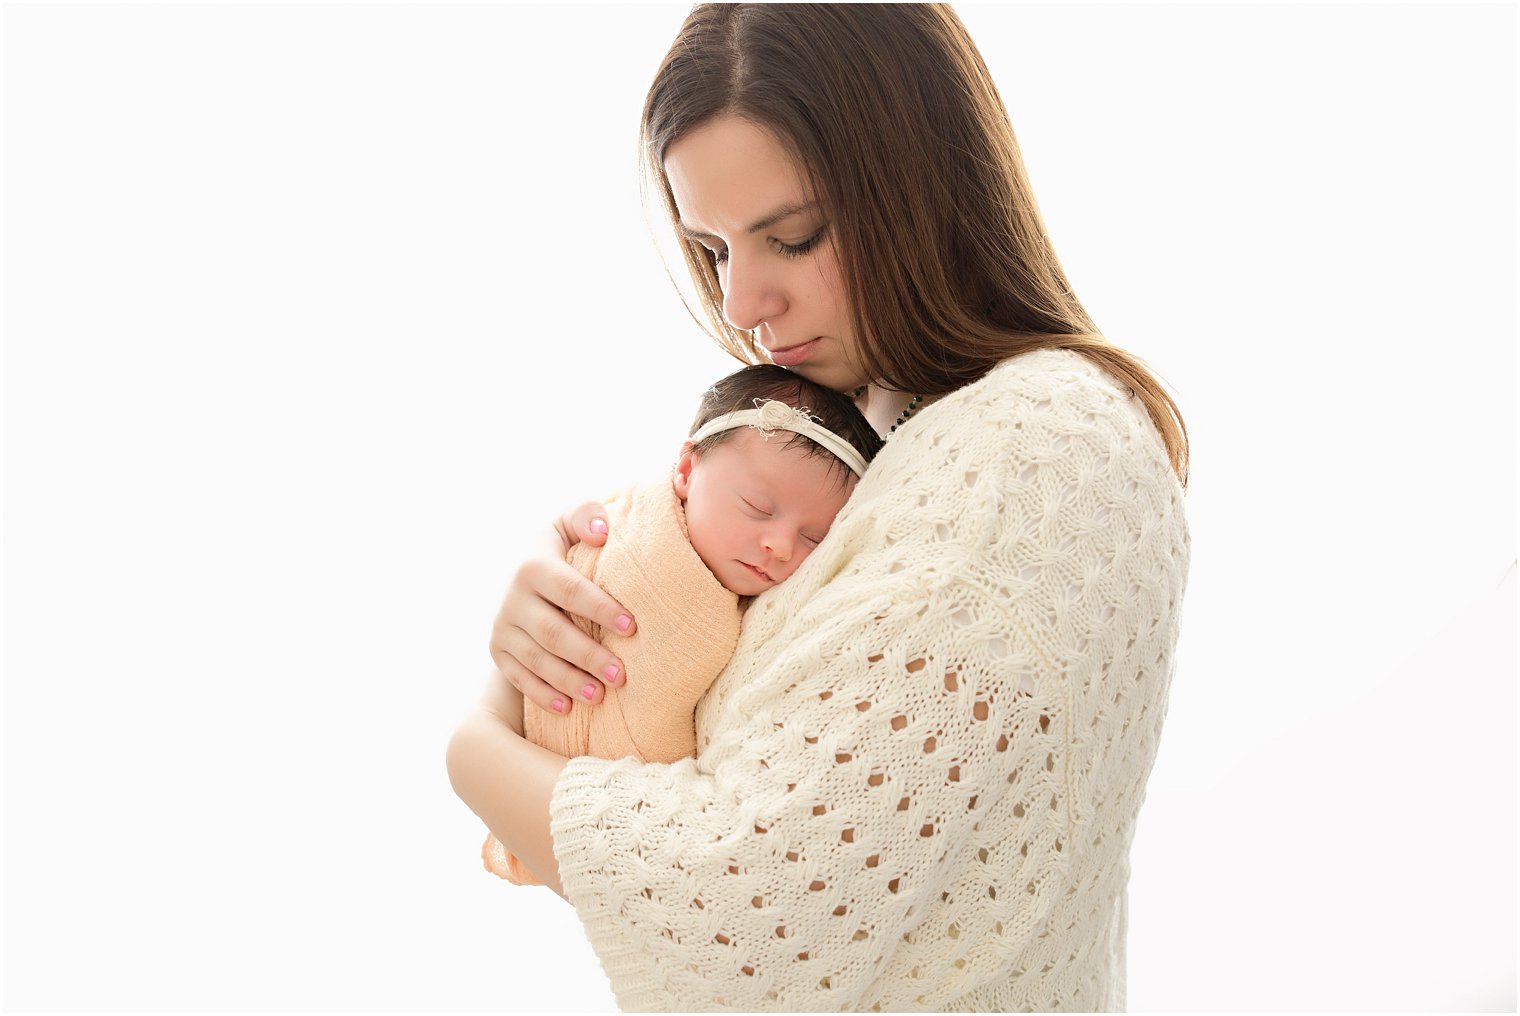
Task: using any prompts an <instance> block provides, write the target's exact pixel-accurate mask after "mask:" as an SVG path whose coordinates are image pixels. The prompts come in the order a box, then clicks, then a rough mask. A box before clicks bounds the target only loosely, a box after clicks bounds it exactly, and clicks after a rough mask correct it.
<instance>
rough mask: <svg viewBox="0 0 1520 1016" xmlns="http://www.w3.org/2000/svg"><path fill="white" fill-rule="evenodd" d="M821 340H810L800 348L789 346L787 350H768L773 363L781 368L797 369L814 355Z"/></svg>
mask: <svg viewBox="0 0 1520 1016" xmlns="http://www.w3.org/2000/svg"><path fill="white" fill-rule="evenodd" d="M821 341H822V340H821V339H809V340H808V341H806V342H804V343H802V344H801V345H798V346H788V347H786V348H785V349H769V350H766V352H768V353H769V354H770V357H771V362H772V363H774V364H777V365H778V366H781V367H795V366H797V365H798V364H799V363H802V362H803V361H805V360H806V359H807V358H808V357H810V356H812V355H813V350H814V349H815V348H817V346H818V343H819V342H821Z"/></svg>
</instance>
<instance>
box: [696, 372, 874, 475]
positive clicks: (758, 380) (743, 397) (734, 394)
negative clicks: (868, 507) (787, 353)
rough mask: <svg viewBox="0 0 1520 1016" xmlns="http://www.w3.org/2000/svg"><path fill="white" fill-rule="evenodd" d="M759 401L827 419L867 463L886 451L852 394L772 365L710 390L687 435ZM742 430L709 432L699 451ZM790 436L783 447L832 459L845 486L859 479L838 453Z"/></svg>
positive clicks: (827, 424)
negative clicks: (842, 393)
mask: <svg viewBox="0 0 1520 1016" xmlns="http://www.w3.org/2000/svg"><path fill="white" fill-rule="evenodd" d="M756 399H775V400H777V401H779V402H783V403H785V404H786V405H788V406H791V407H792V408H793V409H806V410H807V411H808V415H809V416H812V417H814V418H815V419H817V420H820V421H822V423H821V426H823V427H824V428H825V429H827V430H831V431H833V432H834V433H835V434H837V435H839V436H840V437H841V438H843V439H844V441H845V443H847V444H848V445H850V447H852V448H854V449H855V450H856V451H858V452H860V457H861V458H863V459H865V460H866V461H867V462H870V461H871V460H872V459H873V458H875V457H876V453H877V452H878V451H880V450H881V444H882V442H881V438H879V437H877V436H876V431H875V430H873V429H872V428H871V425H870V424H869V423H867V422H866V418H865V416H864V415H862V414H861V412H860V410H858V409H856V408H855V403H854V402H853V401H851V400H850V398H849V396H847V395H841V394H839V393H838V392H836V391H834V390H832V389H829V388H825V387H823V385H819V384H814V383H813V382H811V381H809V380H808V379H807V378H805V377H803V376H802V375H800V374H796V373H793V372H792V371H790V370H787V369H786V368H785V367H777V366H776V365H775V364H770V363H762V364H755V365H752V366H749V367H744V368H742V369H740V370H736V371H734V372H733V373H732V374H730V375H728V376H727V377H725V378H723V379H722V380H720V381H718V382H716V383H715V384H714V385H713V386H712V387H711V388H709V389H707V392H706V394H704V395H703V396H702V404H701V405H700V406H699V407H698V408H697V418H696V420H694V421H693V422H692V425H691V430H689V431H687V433H688V434H695V433H696V432H697V431H698V429H700V428H701V427H702V425H703V424H705V423H707V422H708V421H709V420H712V419H715V418H717V417H719V416H722V415H724V414H725V413H734V412H738V411H739V410H742V409H754V408H755V400H756ZM738 432H739V431H738V430H722V431H719V432H718V433H716V434H709V435H708V436H707V437H705V438H703V439H702V440H701V441H698V442H697V443H696V445H695V448H696V451H697V452H698V453H701V452H705V451H708V450H709V449H712V448H716V447H718V445H720V444H722V443H723V442H725V441H727V440H729V439H730V438H732V437H733V436H734V435H735V434H737V433H738ZM785 434H786V438H787V441H786V444H785V445H784V446H783V447H786V448H791V447H794V446H795V447H799V448H801V449H802V450H803V451H804V452H806V453H807V454H808V455H823V456H826V457H827V458H828V460H829V464H830V466H831V467H832V468H833V469H834V470H836V471H837V472H838V473H839V479H840V481H841V482H842V481H844V480H845V479H847V478H848V477H851V476H854V475H855V473H854V471H853V470H851V469H850V467H849V466H847V465H845V464H844V463H843V462H841V461H840V460H839V458H838V457H837V456H836V455H835V454H834V453H833V452H831V451H829V450H828V449H827V448H825V447H824V446H823V445H821V444H819V443H818V442H816V441H814V440H813V439H812V438H810V437H807V436H806V435H804V434H797V433H794V432H792V431H786V432H785Z"/></svg>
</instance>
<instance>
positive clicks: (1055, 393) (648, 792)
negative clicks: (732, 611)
mask: <svg viewBox="0 0 1520 1016" xmlns="http://www.w3.org/2000/svg"><path fill="white" fill-rule="evenodd" d="M1188 556H1189V547H1188V531H1187V524H1186V521H1185V519H1184V515H1183V498H1182V490H1181V488H1180V486H1179V484H1178V482H1177V480H1176V478H1175V476H1174V475H1173V473H1172V470H1171V467H1170V465H1169V463H1168V460H1167V456H1166V452H1165V449H1164V447H1163V445H1162V443H1161V439H1160V437H1159V435H1158V434H1157V432H1156V430H1155V428H1154V426H1153V425H1152V423H1151V421H1150V420H1149V418H1148V417H1147V416H1146V413H1145V410H1144V407H1143V405H1142V404H1141V403H1140V402H1139V400H1138V399H1136V398H1133V397H1131V396H1129V394H1128V393H1127V392H1125V391H1124V390H1122V389H1121V388H1119V387H1118V386H1117V385H1116V384H1115V383H1114V381H1113V380H1112V379H1111V378H1109V377H1108V376H1107V375H1106V374H1104V373H1103V372H1102V371H1101V370H1100V369H1099V368H1097V367H1096V366H1094V365H1093V364H1092V363H1091V362H1090V361H1088V360H1086V359H1085V358H1083V357H1081V356H1080V355H1078V354H1075V353H1070V352H1067V351H1060V350H1042V351H1038V352H1034V353H1029V354H1025V355H1023V356H1019V357H1015V358H1013V359H1010V360H1008V361H1006V362H1004V363H1003V364H1001V365H1000V366H999V367H997V368H996V369H995V370H993V371H992V372H991V373H989V374H988V375H987V376H986V377H985V378H983V379H982V380H981V381H978V382H977V383H975V384H972V385H969V386H967V387H965V388H963V389H961V390H960V391H958V392H955V393H953V394H951V395H948V396H946V397H945V398H943V399H941V400H940V401H939V402H937V403H935V404H934V405H932V406H930V407H928V408H927V409H924V410H922V411H921V412H920V413H919V414H917V415H915V416H914V418H913V419H912V420H910V421H909V422H907V423H906V424H904V426H903V427H902V428H901V429H900V430H899V431H898V432H897V434H895V435H894V436H893V438H892V440H891V441H890V442H888V443H887V445H886V447H885V448H884V449H883V451H882V452H881V453H880V455H879V456H878V457H877V458H876V460H875V461H874V462H873V463H872V465H871V468H870V469H869V470H868V471H867V473H866V476H865V478H864V479H863V480H861V482H860V484H859V485H858V486H857V488H856V490H855V492H854V494H853V496H852V497H851V499H850V502H849V503H848V504H847V505H846V506H845V508H844V510H843V511H842V512H841V513H840V515H839V517H838V518H837V519H836V520H835V522H834V526H833V528H832V529H831V531H830V533H829V536H828V538H827V539H826V540H825V541H824V542H823V544H822V545H821V546H819V547H818V548H817V549H816V550H815V551H814V552H813V553H812V555H811V556H810V557H809V558H808V560H807V561H806V562H804V564H803V566H802V567H801V568H800V569H799V570H798V571H797V573H796V574H794V575H793V576H792V577H791V579H790V580H789V581H787V582H786V583H784V584H782V585H781V586H779V587H777V588H776V589H774V590H771V591H769V592H767V593H766V594H765V595H763V596H761V597H760V598H758V599H757V600H756V601H755V602H754V604H753V605H752V606H751V607H750V609H749V612H748V613H747V615H746V617H745V621H744V628H743V632H742V634H741V636H740V640H739V645H738V648H737V650H736V652H735V654H734V656H733V658H732V659H731V660H730V662H729V665H728V667H727V668H726V669H725V670H724V672H723V674H722V675H721V676H720V677H719V678H718V680H717V681H716V682H715V683H714V685H713V686H712V688H711V689H710V690H709V691H708V694H707V695H706V697H705V698H704V699H703V700H702V702H701V703H700V704H699V706H698V709H697V716H696V719H697V750H698V754H697V757H696V758H695V759H685V760H682V761H679V762H675V763H671V764H641V763H638V762H637V761H635V760H632V759H622V760H617V761H608V760H604V759H596V758H589V757H579V758H575V759H572V760H571V761H570V762H569V763H568V765H567V766H566V767H565V770H564V772H563V774H562V775H561V777H560V779H559V781H558V782H557V783H556V785H555V788H554V793H553V797H552V800H551V804H550V812H551V827H552V831H553V836H554V845H555V854H556V857H557V859H558V862H559V867H560V877H561V880H562V883H563V885H564V888H565V891H566V894H567V896H568V898H569V899H570V901H571V902H572V903H573V904H574V905H575V907H576V909H577V911H578V913H579V915H580V917H581V919H582V921H583V923H584V925H585V927H586V932H587V935H588V937H589V939H590V941H591V943H592V946H593V947H594V948H595V950H596V952H597V954H598V956H599V957H600V959H601V961H602V965H603V969H604V970H605V971H606V973H607V976H608V978H609V979H610V981H611V984H612V989H613V992H614V994H615V995H616V997H617V1001H618V1004H619V1005H620V1006H621V1007H622V1008H624V1009H629V1010H675V1011H680V1010H688V1011H699V1010H740V1011H745V1010H766V1009H779V1010H793V1011H800V1010H810V1011H816V1010H838V1011H843V1010H888V1011H892V1010H896V1011H901V1010H981V1011H989V1010H1021V1009H1035V1010H1055V1009H1079V1010H1108V1009H1121V1008H1123V1005H1124V929H1125V885H1126V883H1127V881H1128V877H1129V866H1128V856H1129V847H1130V841H1131V838H1132V836H1133V833H1134V828H1135V820H1136V814H1137V812H1138V809H1139V807H1140V803H1141V800H1142V798H1143V797H1144V791H1145V782H1146V778H1147V776H1148V775H1149V773H1150V770H1151V766H1152V763H1153V761H1154V759H1155V755H1156V747H1157V742H1158V739H1159V736H1160V731H1161V724H1162V720H1163V717H1164V715H1165V712H1166V700H1167V691H1168V687H1169V685H1170V681H1171V676H1172V669H1173V653H1174V648H1175V645H1176V639H1177V630H1178V618H1179V611H1180V607H1181V603H1182V596H1183V591H1184V587H1185V584H1186V577H1187V565H1188Z"/></svg>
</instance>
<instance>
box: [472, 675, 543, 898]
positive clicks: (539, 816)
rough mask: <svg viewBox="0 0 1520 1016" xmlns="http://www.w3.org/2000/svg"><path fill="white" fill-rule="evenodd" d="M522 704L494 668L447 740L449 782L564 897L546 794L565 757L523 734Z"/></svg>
mask: <svg viewBox="0 0 1520 1016" xmlns="http://www.w3.org/2000/svg"><path fill="white" fill-rule="evenodd" d="M522 702H523V699H522V693H521V692H520V691H518V690H517V689H516V688H514V687H513V686H512V685H511V684H510V683H509V682H508V681H507V680H506V678H504V677H502V675H501V672H500V671H498V670H494V669H493V670H492V671H491V675H490V678H489V679H488V680H487V682H486V689H485V692H484V694H483V695H482V696H481V701H480V704H479V705H478V706H477V707H476V708H475V709H474V710H472V711H471V712H470V714H469V715H467V716H466V717H465V718H464V720H463V721H462V722H461V723H460V724H459V726H458V728H456V729H455V731H454V736H453V737H452V738H451V739H450V740H449V749H448V767H449V781H450V782H451V783H452V784H453V785H454V793H456V794H458V795H459V799H460V800H462V801H464V803H465V804H467V805H468V806H469V808H470V810H471V811H473V812H474V813H475V814H477V815H479V816H480V818H481V821H483V822H485V824H486V826H487V828H489V829H490V830H491V832H492V833H493V834H495V836H496V838H497V839H499V840H501V842H502V843H503V844H504V845H505V846H506V848H507V849H508V850H510V851H511V852H512V853H514V854H516V855H517V857H518V859H519V860H521V861H522V862H523V863H524V864H525V865H527V866H528V868H529V869H530V870H531V871H533V872H534V873H535V874H539V875H540V877H541V878H542V879H543V881H544V884H545V885H547V886H548V887H549V888H550V889H553V890H554V891H555V892H556V893H559V895H561V896H564V890H563V889H561V888H560V881H559V867H558V865H557V863H556V862H555V860H554V845H553V841H552V840H551V839H550V837H549V795H550V793H551V792H552V791H553V789H554V781H555V780H557V779H558V778H559V774H560V770H561V769H563V768H564V766H565V761H566V760H565V759H564V758H562V757H560V756H559V755H556V754H554V752H552V751H549V750H548V749H547V748H540V747H539V746H538V745H536V744H534V743H532V742H531V741H528V740H526V739H525V738H524V737H523V736H522V710H523V705H522Z"/></svg>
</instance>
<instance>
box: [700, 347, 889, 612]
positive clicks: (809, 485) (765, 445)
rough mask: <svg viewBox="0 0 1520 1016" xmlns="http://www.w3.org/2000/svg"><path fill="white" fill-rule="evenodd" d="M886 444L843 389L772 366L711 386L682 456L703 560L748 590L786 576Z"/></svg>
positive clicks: (734, 588) (730, 583)
mask: <svg viewBox="0 0 1520 1016" xmlns="http://www.w3.org/2000/svg"><path fill="white" fill-rule="evenodd" d="M799 411H800V412H799ZM733 414H744V415H740V416H735V415H733ZM831 445H832V446H833V447H830V446H831ZM880 448H881V438H879V437H877V436H876V432H875V431H874V430H872V429H871V425H870V424H868V423H867V422H866V419H865V417H864V416H862V415H861V414H860V411H859V410H858V409H856V408H855V405H854V403H853V402H851V401H850V399H849V398H847V397H846V396H844V395H840V394H839V393H838V392H835V391H830V390H829V389H827V388H824V387H822V386H821V385H816V384H814V383H813V382H811V381H809V380H807V379H806V378H804V377H802V376H800V375H798V374H794V373H792V372H791V371H789V370H787V369H785V368H783V367H776V366H773V365H770V364H763V365H759V366H753V367H745V368H744V369H743V370H739V371H736V372H734V373H733V374H730V375H729V376H728V377H726V378H724V379H723V380H721V381H719V382H718V383H717V384H715V385H713V386H712V387H711V388H709V389H708V390H707V394H706V395H705V396H704V397H703V399H702V405H701V407H700V408H699V409H698V411H697V418H696V421H695V422H693V423H692V427H691V437H690V438H688V439H687V441H686V443H685V444H683V445H682V446H681V457H680V459H678V460H677V462H676V470H675V478H674V484H675V491H676V496H678V497H679V498H680V499H681V500H682V501H684V502H685V503H686V528H687V532H688V533H689V535H690V537H691V545H692V547H693V548H694V549H695V550H696V552H697V556H698V557H700V558H701V559H702V563H703V564H705V565H707V567H708V570H710V571H711V572H712V573H713V574H714V575H715V576H717V578H718V581H719V582H721V583H722V584H723V586H724V587H725V588H727V589H728V590H729V591H730V592H734V593H738V594H739V595H740V596H755V595H757V594H759V593H763V592H764V591H765V590H767V589H769V588H770V587H771V586H774V585H776V584H777V583H779V582H782V581H784V580H785V579H787V578H788V577H790V576H791V574H792V572H794V571H796V570H797V566H798V565H800V564H801V563H802V560H803V558H805V557H807V556H808V554H809V553H811V552H812V550H813V548H814V547H816V546H818V544H819V543H820V542H821V541H822V540H823V538H824V536H825V535H826V534H827V533H828V531H829V526H830V525H832V524H833V521H834V516H835V515H837V514H839V509H841V508H843V507H844V503H845V501H847V500H848V499H849V497H850V492H851V491H853V490H854V489H855V482H856V480H857V479H859V473H860V472H864V471H865V465H866V463H867V462H870V461H871V459H872V457H873V456H875V454H876V452H877V450H878V449H880ZM857 470H858V471H859V472H857Z"/></svg>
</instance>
